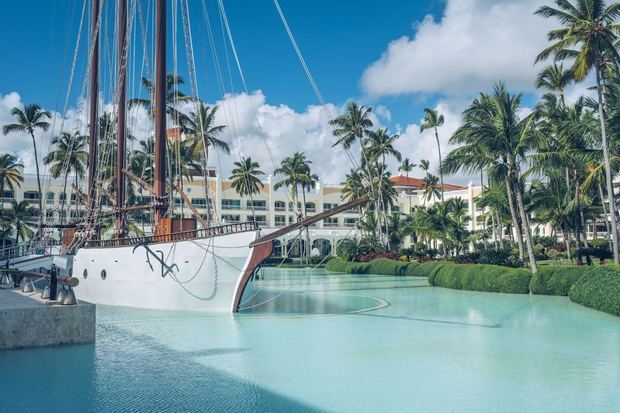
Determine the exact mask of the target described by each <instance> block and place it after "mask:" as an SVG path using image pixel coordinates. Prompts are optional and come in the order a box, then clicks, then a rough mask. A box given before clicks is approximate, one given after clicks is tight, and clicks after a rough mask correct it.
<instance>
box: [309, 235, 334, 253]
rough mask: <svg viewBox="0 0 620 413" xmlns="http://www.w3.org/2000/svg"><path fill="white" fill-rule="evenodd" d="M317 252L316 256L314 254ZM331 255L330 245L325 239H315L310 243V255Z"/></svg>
mask: <svg viewBox="0 0 620 413" xmlns="http://www.w3.org/2000/svg"><path fill="white" fill-rule="evenodd" d="M317 251H318V254H316V252H317ZM331 253H332V243H331V241H330V240H328V239H325V238H317V239H315V240H314V241H312V255H320V256H325V255H330V254H331Z"/></svg>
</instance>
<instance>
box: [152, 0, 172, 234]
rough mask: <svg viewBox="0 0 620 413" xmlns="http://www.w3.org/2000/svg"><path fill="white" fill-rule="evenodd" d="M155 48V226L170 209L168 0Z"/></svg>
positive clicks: (160, 4) (161, 4)
mask: <svg viewBox="0 0 620 413" xmlns="http://www.w3.org/2000/svg"><path fill="white" fill-rule="evenodd" d="M155 19H156V29H155V30H156V33H155V39H156V40H155V41H156V46H155V47H156V50H155V96H154V100H155V102H154V103H155V177H154V178H155V182H154V189H155V191H154V194H153V195H154V202H155V205H154V206H155V226H156V228H157V227H158V226H159V224H160V222H161V220H162V219H163V217H164V215H165V214H166V210H167V209H168V199H167V196H166V0H157V16H156V18H155Z"/></svg>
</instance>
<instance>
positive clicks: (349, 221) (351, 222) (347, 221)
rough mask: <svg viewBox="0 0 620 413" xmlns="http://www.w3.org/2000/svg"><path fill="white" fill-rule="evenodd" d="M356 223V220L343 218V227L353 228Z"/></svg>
mask: <svg viewBox="0 0 620 413" xmlns="http://www.w3.org/2000/svg"><path fill="white" fill-rule="evenodd" d="M356 223H357V219H355V218H345V219H344V226H345V227H347V228H353V227H354V226H355V224H356Z"/></svg>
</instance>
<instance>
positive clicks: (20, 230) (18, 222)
mask: <svg viewBox="0 0 620 413" xmlns="http://www.w3.org/2000/svg"><path fill="white" fill-rule="evenodd" d="M11 206H12V208H11V214H10V217H11V218H10V219H11V221H12V222H13V225H15V234H16V235H15V244H19V238H20V236H21V238H22V239H23V240H25V239H26V238H30V237H32V235H33V232H32V230H31V229H30V228H28V224H27V222H28V218H31V217H32V216H33V215H34V214H35V213H36V210H35V209H34V208H33V207H31V206H30V204H29V203H28V201H21V202H17V201H15V200H12V201H11Z"/></svg>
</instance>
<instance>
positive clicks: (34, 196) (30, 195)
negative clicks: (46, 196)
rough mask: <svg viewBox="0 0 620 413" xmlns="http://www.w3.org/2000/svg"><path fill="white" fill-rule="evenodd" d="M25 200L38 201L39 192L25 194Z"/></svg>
mask: <svg viewBox="0 0 620 413" xmlns="http://www.w3.org/2000/svg"><path fill="white" fill-rule="evenodd" d="M24 199H25V200H26V201H28V202H33V201H38V200H39V193H38V192H37V191H26V192H24Z"/></svg>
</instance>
